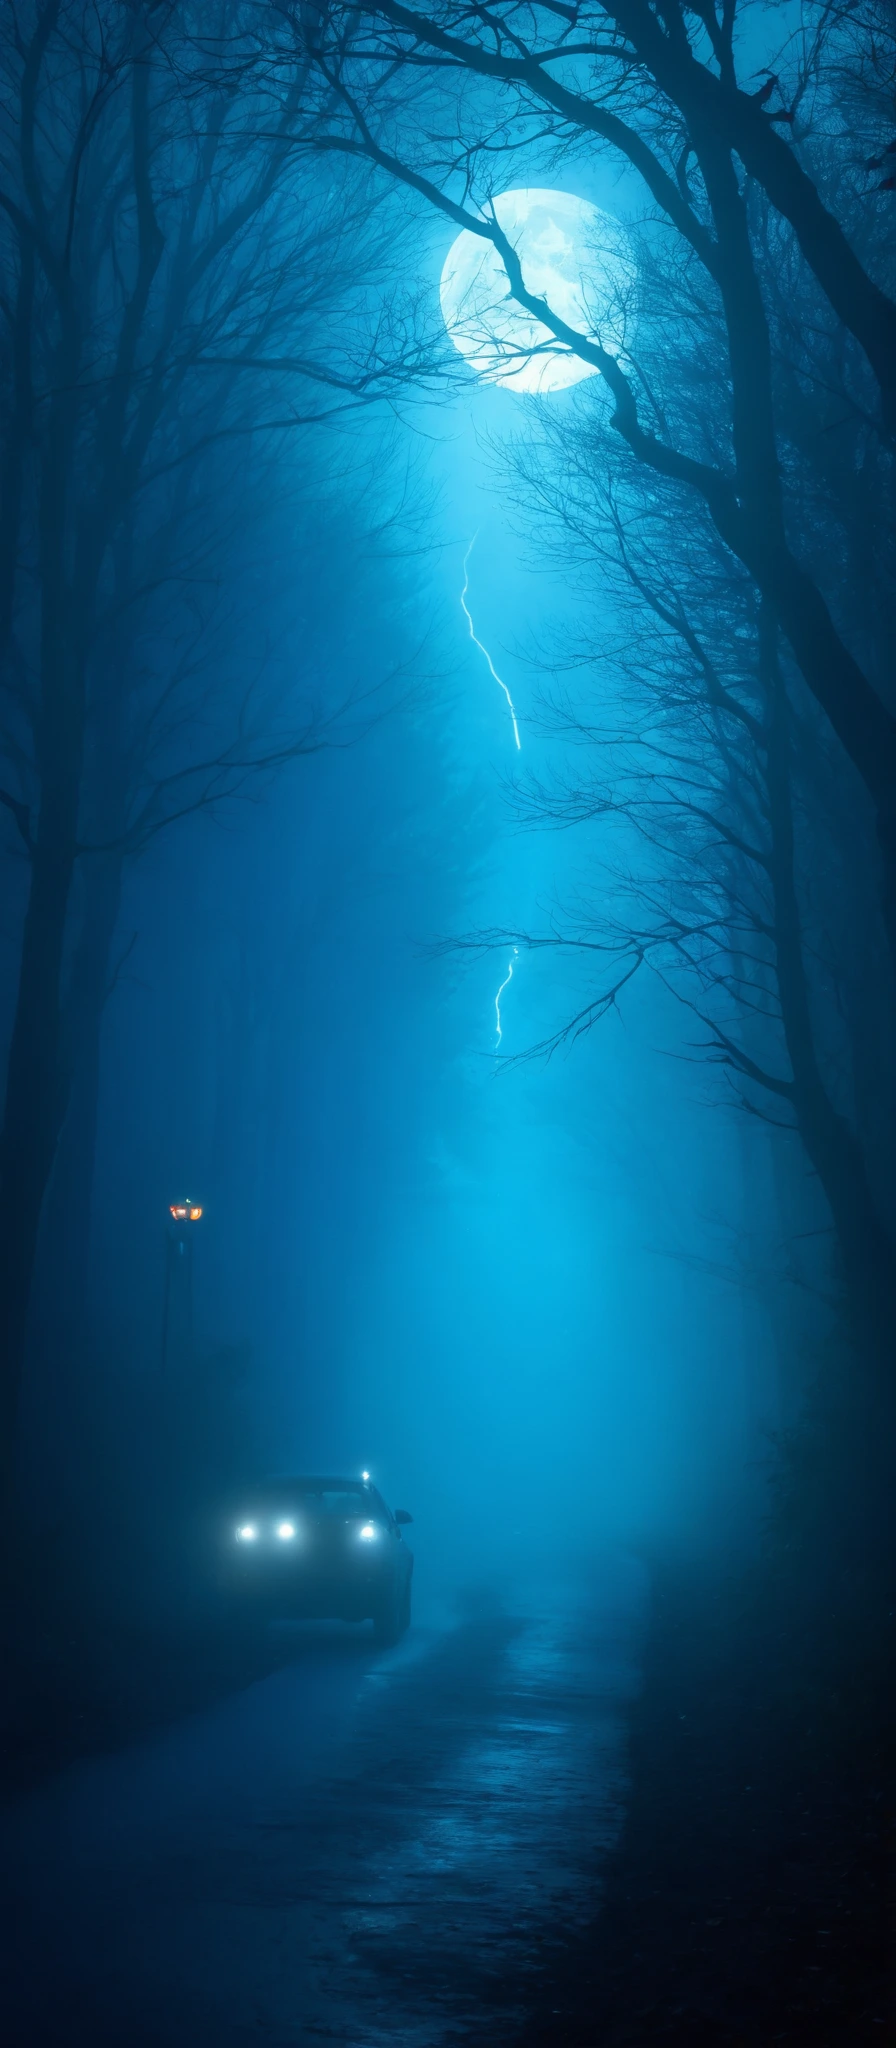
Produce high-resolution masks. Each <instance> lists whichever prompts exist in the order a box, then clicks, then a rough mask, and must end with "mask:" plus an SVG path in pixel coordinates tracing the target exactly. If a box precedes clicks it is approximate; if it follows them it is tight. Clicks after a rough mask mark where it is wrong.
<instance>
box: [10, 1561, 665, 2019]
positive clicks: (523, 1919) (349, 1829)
mask: <svg viewBox="0 0 896 2048" xmlns="http://www.w3.org/2000/svg"><path fill="white" fill-rule="evenodd" d="M642 1604H643V1588H642V1585H641V1581H640V1579H639V1576H638V1573H637V1572H636V1570H635V1569H634V1567H633V1566H632V1565H631V1564H630V1563H628V1562H627V1561H626V1560H624V1559H623V1560H619V1559H606V1560H604V1561H602V1562H595V1564H594V1566H593V1569H592V1571H591V1573H590V1574H589V1583H588V1585H587V1586H583V1585H579V1586H575V1587H572V1586H570V1585H568V1584H567V1585H565V1586H563V1587H561V1588H559V1589H558V1588H557V1587H556V1586H553V1587H552V1586H545V1587H542V1588H539V1589H537V1590H535V1591H533V1589H532V1588H527V1589H524V1590H522V1591H519V1592H518V1593H517V1594H516V1595H511V1596H509V1597H508V1596H505V1598H504V1599H503V1600H501V1601H500V1602H499V1601H498V1600H497V1599H493V1600H492V1599H483V1600H481V1601H479V1602H478V1603H476V1602H474V1603H467V1606H466V1608H465V1609H464V1608H461V1609H459V1610H458V1612H457V1614H456V1615H452V1616H451V1617H450V1619H446V1617H445V1615H444V1614H442V1615H440V1614H438V1613H437V1612H436V1611H435V1610H433V1613H432V1615H431V1616H430V1617H427V1615H426V1613H425V1611H424V1612H423V1615H422V1618H421V1619H419V1620H417V1621H416V1622H415V1626H414V1628H413V1630H412V1632H411V1634H410V1635H409V1636H408V1637H407V1638H406V1639H405V1641H404V1642H403V1643H402V1644H401V1645H400V1646H399V1648H398V1649H396V1650H393V1651H390V1652H386V1653H379V1652H377V1651H376V1650H375V1648H374V1646H373V1645H372V1643H371V1642H370V1641H369V1640H368V1638H367V1636H366V1633H362V1632H360V1631H352V1630H349V1629H343V1628H338V1627H334V1628H332V1629H331V1628H324V1629H314V1628H311V1627H306V1628H296V1629H295V1631H294V1636H295V1641H294V1646H290V1661H289V1662H288V1663H286V1664H284V1665H283V1666H282V1667H281V1668H279V1669H278V1670H276V1671H275V1672H274V1673H273V1674H271V1675H269V1676H267V1677H265V1678H264V1679H262V1680H259V1682H257V1683H256V1684H253V1685H251V1686H250V1687H248V1689H247V1690H245V1691H243V1692H241V1693H238V1694H235V1695H233V1696H231V1697H230V1698H227V1699H225V1700H223V1701H220V1702H219V1703H218V1704H217V1705H216V1706H215V1707H214V1708H212V1709H210V1710H207V1711H204V1712H202V1713H201V1714H197V1715H194V1716H191V1717H190V1718H188V1719H186V1720H184V1721H182V1722H181V1723H180V1724H179V1725H177V1726H173V1727H169V1728H168V1729H166V1730H165V1731H164V1732H163V1733H162V1734H157V1735H155V1736H153V1738H152V1739H150V1740H144V1741H142V1742H140V1743H139V1744H137V1745H135V1746H133V1747H132V1748H130V1749H128V1750H126V1751H122V1752H119V1753H118V1754H116V1755H114V1756H110V1757H103V1758H98V1759H92V1760H89V1761H86V1762H81V1763H79V1764H78V1765H76V1766H71V1767H69V1768H68V1769H66V1770H65V1771H64V1772H61V1773H59V1774H58V1775H57V1776H56V1777H54V1778H53V1779H52V1780H50V1781H48V1782H46V1783H44V1784H43V1785H41V1786H40V1787H39V1788H38V1789H36V1790H34V1789H32V1790H31V1791H30V1792H29V1793H28V1794H27V1795H26V1796H20V1797H19V1798H17V1799H16V1800H15V1801H14V1802H13V1803H12V1804H11V1805H9V1806H7V1808H6V1809H5V1811H4V1813H3V1815H2V1820H0V1835H2V1865H3V1873H4V1874H3V1894H4V1896H3V1927H4V1933H3V1948H4V1956H3V1978H4V1983H3V2009H4V2014H5V2024H4V2034H5V2038H6V2039H7V2040H9V2041H10V2042H15V2044H16V2048H32V2044H41V2048H43V2044H47V2048H49V2044H53V2048H56V2044H58V2048H72V2044H78V2048H80V2044H82V2043H85V2044H86V2043H90V2048H111V2044H116V2048H117V2044H119V2043H120V2044H121V2048H126V2044H127V2048H143V2044H145V2048H150V2044H152V2048H181V2044H184V2048H186V2044H188V2043H189V2044H190V2048H206V2044H208V2048H250V2044H256V2048H258V2044H265V2048H294V2044H297V2043H307V2044H309V2048H311V2044H315V2048H317V2044H322V2043H337V2044H339V2048H381V2044H383V2048H385V2044H387V2043H388V2044H390V2048H395V2044H399V2043H400V2044H402V2048H443V2044H448V2043H449V2042H452V2043H453V2042H457V2041H458V2040H464V2041H467V2040H468V2041H470V2042H471V2043H477V2042H482V2043H484V2044H485V2043H487V2044H489V2048H495V2044H497V2043H502V2042H512V2041H513V2039H514V2038H515V2034H516V2031H517V2027H518V2025H519V2024H520V2023H521V2021H522V2018H523V2016H524V2014H525V2010H526V2005H527V1991H528V1990H531V1989H532V1988H533V1981H534V1980H535V1979H537V1980H538V1981H539V1982H541V1975H540V1973H541V1970H542V1958H543V1955H544V1953H545V1950H546V1948H547V1947H549V1946H550V1945H551V1944H552V1943H554V1942H556V1940H557V1937H558V1934H562V1933H564V1932H565V1931H572V1930H574V1929H575V1927H576V1926H577V1925H580V1924H581V1923H582V1922H583V1920H584V1919H585V1918H587V1916H588V1915H589V1913H590V1912H591V1911H593V1907H594V1899H595V1891H596V1887H597V1886H598V1885H599V1881H600V1865H601V1860H602V1858H603V1857H604V1856H605V1854H606V1851H607V1849H608V1848H609V1847H610V1846H611V1844H612V1842H613V1840H614V1838H615V1835H616V1833H617V1831H618V1828H619V1825H620V1820H621V1815H622V1810H623V1802H624V1793H625V1705H626V1702H627V1700H628V1699H629V1698H630V1697H631V1695H632V1692H633V1689H634V1688H635V1686H636V1683H637V1642H638V1635H639V1626H640V1612H641V1607H642ZM293 1648H294V1654H293Z"/></svg>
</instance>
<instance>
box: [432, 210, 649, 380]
mask: <svg viewBox="0 0 896 2048" xmlns="http://www.w3.org/2000/svg"><path fill="white" fill-rule="evenodd" d="M492 205H493V207H494V211H495V215H496V217H497V220H498V223H499V225H500V226H501V227H502V228H503V230H504V233H505V235H506V236H507V239H508V241H510V242H512V243H513V246H514V248H515V249H516V251H517V254H518V256H519V258H520V262H521V264H522V268H523V276H524V278H525V282H526V286H527V289H528V290H529V291H531V292H533V293H534V294H535V295H536V296H537V297H538V298H544V299H546V300H547V302H548V305H549V306H551V307H552V308H553V310H554V312H555V313H557V314H559V316H560V318H561V319H562V320H565V321H566V322H567V324H568V326H570V327H576V328H578V329H579V330H580V332H582V333H585V334H588V335H590V336H592V337H593V338H594V339H596V340H598V341H600V343H601V344H602V346H603V347H604V348H607V349H618V348H619V346H620V345H621V342H622V339H623V333H624V327H625V312H626V306H627V303H628V301H629V300H630V298H631V295H632V287H633V284H634V263H633V261H632V257H631V253H630V251H629V249H628V247H627V244H626V238H625V232H624V230H623V229H622V228H621V226H620V224H619V222H618V221H617V220H614V219H613V217H612V215H610V214H608V213H604V212H603V211H602V209H601V208H600V207H599V206H592V205H591V204H590V203H589V201H588V200H587V199H577V198H575V196H574V195H573V194H572V193H571V192H551V191H542V190H540V189H533V190H529V189H526V190H521V191H518V192H502V193H501V195H500V197H499V198H497V199H494V200H493V201H492ZM439 296H440V298H441V303H442V315H443V318H444V321H445V326H446V327H447V329H448V332H449V334H450V336H451V339H452V341H453V343H454V346H455V348H456V349H458V350H459V352H460V354H461V355H462V356H465V357H466V360H467V362H468V363H469V364H470V367H471V369H474V370H476V371H477V372H478V374H479V376H480V377H482V378H483V379H484V380H485V381H486V382H487V383H490V384H501V385H503V386H504V388H505V389H506V390H508V391H534V392H538V393H543V392H548V391H563V390H565V389H566V388H567V387H568V386H569V385H570V384H578V383H579V382H580V380H581V379H582V378H583V377H594V376H597V375H598V374H599V373H598V372H597V370H595V369H594V367H593V366H592V364H590V363H583V362H582V361H581V359H580V357H578V356H574V355H570V353H569V352H568V350H566V349H564V348H563V347H562V345H561V344H560V343H559V342H558V341H557V340H556V338H555V336H554V335H552V334H551V332H550V330H549V329H548V328H547V327H545V326H543V324H542V322H541V321H540V320H536V319H535V318H534V317H533V315H532V314H531V313H527V312H526V311H525V309H524V308H523V307H522V306H517V305H516V304H515V303H514V301H513V299H512V298H511V297H510V291H509V286H508V281H507V273H506V271H505V269H504V265H503V263H502V262H501V258H500V256H499V255H498V252H497V250H496V249H495V248H494V247H493V246H492V244H491V242H486V241H483V240H482V238H481V237H480V236H479V235H474V234H472V233H471V231H470V229H469V228H464V230H463V232H462V233H461V234H459V235H458V237H457V239H456V241H454V242H452V244H451V248H450V249H449V251H448V255H447V257H446V259H445V266H444V269H443V271H442V279H441V284H440V287H439Z"/></svg>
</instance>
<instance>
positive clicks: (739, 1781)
mask: <svg viewBox="0 0 896 2048" xmlns="http://www.w3.org/2000/svg"><path fill="white" fill-rule="evenodd" d="M759 1591H760V1593H764V1595H765V1599H764V1601H763V1600H762V1599H760V1600H759V1601H758V1602H757V1597H756V1592H757V1589H756V1588H753V1589H749V1590H748V1589H745V1588H744V1587H743V1586H738V1585H737V1584H736V1583H735V1584H734V1585H733V1586H728V1587H721V1588H718V1589H716V1590H715V1592H709V1591H706V1592H704V1594H703V1596H702V1597H701V1598H699V1599H698V1598H696V1597H695V1594H694V1590H693V1587H692V1586H690V1585H688V1584H686V1583H685V1582H679V1583H677V1584H676V1583H675V1582H674V1581H673V1582H669V1581H668V1580H667V1581H666V1582H665V1583H663V1582H662V1581H660V1584H659V1586H658V1588H657V1590H656V1593H655V1601H654V1613H653V1621H652V1627H651V1631H650V1636H649V1639H648V1650H647V1661H646V1668H645V1675H644V1690H643V1693H642V1695H641V1697H640V1699H639V1701H638V1702H637V1704H636V1706H635V1709H634V1713H633V1717H632V1728H631V1744H630V1771H631V1780H632V1783H631V1794H630V1800H629V1806H628V1815H627V1820H626V1824H625V1828H624V1831H623V1834H622V1837H621V1840H620V1843H619V1846H618V1849H617V1851H616V1854H615V1856H614V1857H613V1858H612V1860H611V1862H610V1865H609V1867H608V1869H607V1871H606V1873H605V1879H604V1896H603V1899H602V1903H601V1908H600V1912H599V1915H598V1916H597V1917H596V1918H595V1919H594V1920H593V1922H592V1924H591V1926H590V1927H589V1928H588V1930H587V1932H586V1933H585V1934H584V1935H583V1936H582V1937H581V1938H580V1939H578V1940H577V1941H576V1942H574V1943H573V1944H571V1945H568V1946H565V1947H564V1948H562V1949H561V1948H558V1949H557V1950H556V1951H555V1953H554V1956H553V1967H552V1982H551V1985H550V1988H549V1991H548V1992H546V1994H545V1995H544V1996H543V1997H540V1998H539V2000H538V2003H537V2007H536V2009H535V2011H534V2012H533V2014H532V2017H531V2019H530V2022H529V2024H528V2026H527V2028H526V2029H525V2032H524V2036H523V2044H524V2048H536V2044H538V2048H548V2044H550V2048H592V2044H593V2048H598V2044H599V2048H642V2044H645V2048H646V2044H653V2043H657V2044H660V2043H662V2044H667V2048H771V2044H773V2043H780V2044H782V2048H787V2044H794V2048H796V2044H800V2048H860V2044H862V2043H864V2042H869V2043H872V2042H878V2043H884V2042H885V2043H887V2044H888V2048H889V2044H890V2043H893V2042H896V1883H894V1872H896V1860H894V1847H896V1826H894V1804H896V1802H894V1786H896V1725H894V1722H896V1716H894V1705H896V1692H894V1689H893V1659H892V1656H891V1655H889V1654H888V1647H887V1646H886V1645H882V1644H881V1643H880V1642H879V1641H876V1642H875V1643H874V1644H873V1645H872V1646H871V1647H870V1649H869V1646H868V1643H867V1640H866V1641H865V1643H864V1647H863V1643H862V1640H861V1638H862V1636H863V1635H864V1630H862V1631H860V1637H859V1641H858V1642H857V1643H856V1644H855V1646H854V1648H855V1658H854V1661H853V1659H852V1657H851V1655H850V1648H851V1646H850V1644H849V1641H848V1637H847V1641H846V1642H845V1643H844V1642H843V1641H841V1642H840V1644H839V1645H838V1644H836V1643H833V1642H829V1643H828V1645H827V1646H826V1652H825V1654H822V1655H820V1656H819V1655H815V1656H813V1641H814V1638H815V1629H814V1627H810V1628H809V1629H808V1631H807V1636H806V1637H802V1638H801V1636H800V1633H799V1630H798V1629H796V1630H795V1629H794V1626H793V1617H792V1613H791V1612H790V1611H789V1608H788V1603H787V1601H786V1600H785V1601H783V1602H782V1604H781V1607H780V1608H779V1610H778V1612H777V1614H775V1613H774V1611H773V1612H772V1613H771V1614H770V1613H769V1609H768V1588H767V1586H765V1587H762V1588H760V1589H759ZM836 1619H837V1617H836V1615H833V1616H832V1630H833V1626H834V1625H835V1624H836ZM827 1652H829V1653H830V1654H827ZM844 1664H845V1666H846V1668H847V1669H848V1671H849V1676H848V1678H847V1679H844V1677H843V1668H844ZM558 2008H559V2011H558Z"/></svg>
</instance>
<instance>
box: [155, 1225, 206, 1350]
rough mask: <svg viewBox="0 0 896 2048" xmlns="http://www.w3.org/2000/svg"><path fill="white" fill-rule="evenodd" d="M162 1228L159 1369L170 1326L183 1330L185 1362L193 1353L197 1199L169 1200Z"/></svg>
mask: <svg viewBox="0 0 896 2048" xmlns="http://www.w3.org/2000/svg"><path fill="white" fill-rule="evenodd" d="M168 1218H169V1220H168V1227H167V1229H166V1231H165V1305H164V1310H163V1314H162V1372H163V1374H164V1373H165V1372H166V1370H167V1366H168V1353H169V1348H170V1344H171V1326H172V1323H173V1322H175V1321H177V1322H179V1324H180V1327H181V1331H182V1333H183V1340H184V1341H183V1350H184V1353H185V1361H187V1362H188V1361H189V1360H190V1359H191V1358H192V1354H193V1238H194V1234H195V1225H196V1224H197V1223H200V1222H201V1221H202V1205H201V1203H200V1202H191V1201H190V1200H186V1201H183V1202H171V1203H169V1206H168Z"/></svg>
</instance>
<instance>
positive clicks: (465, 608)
mask: <svg viewBox="0 0 896 2048" xmlns="http://www.w3.org/2000/svg"><path fill="white" fill-rule="evenodd" d="M478 539H479V535H478V533H474V535H473V538H472V540H471V542H470V545H469V547H468V549H467V552H466V554H465V556H464V587H463V590H462V591H461V594H460V604H461V610H462V612H463V615H464V618H465V619H466V622H467V625H468V626H469V628H470V639H471V640H472V642H473V646H474V647H478V649H479V652H480V654H484V656H485V659H486V661H487V662H488V668H489V674H490V676H491V677H492V678H493V680H494V681H495V682H496V683H497V685H498V688H499V690H503V692H504V695H505V697H506V698H507V709H508V711H509V712H510V719H511V724H512V726H513V737H514V739H515V740H516V744H517V751H518V752H519V751H520V729H519V726H518V725H517V722H516V712H515V710H514V708H513V698H512V697H511V694H510V691H509V690H508V688H507V684H506V683H505V681H504V678H503V676H499V674H498V671H497V669H496V667H495V664H494V662H493V660H492V658H491V655H490V654H489V651H488V648H487V647H483V645H482V641H481V640H477V638H476V634H475V631H474V629H473V621H472V618H471V616H470V608H469V605H468V604H467V591H468V590H469V588H470V569H469V562H470V556H471V554H472V553H473V549H474V547H475V546H476V542H477V540H478ZM511 971H512V970H511ZM498 1036H499V1037H500V1027H499V1031H498Z"/></svg>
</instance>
